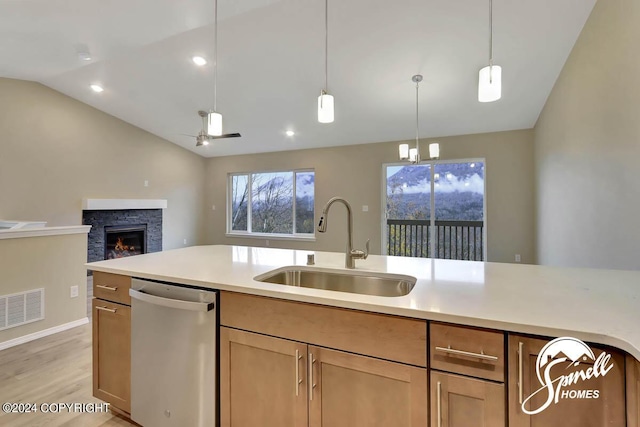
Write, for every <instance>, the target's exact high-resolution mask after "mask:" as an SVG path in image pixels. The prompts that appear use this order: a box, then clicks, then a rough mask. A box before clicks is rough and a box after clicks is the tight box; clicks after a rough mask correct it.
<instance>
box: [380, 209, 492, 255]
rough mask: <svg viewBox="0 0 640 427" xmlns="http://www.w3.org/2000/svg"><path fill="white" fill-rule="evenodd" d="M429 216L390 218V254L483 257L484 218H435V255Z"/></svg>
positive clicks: (388, 229) (388, 241)
mask: <svg viewBox="0 0 640 427" xmlns="http://www.w3.org/2000/svg"><path fill="white" fill-rule="evenodd" d="M430 224H431V222H430V221H429V220H413V219H388V220H387V253H388V254H389V255H399V256H411V257H423V258H444V259H459V260H468V261H484V254H483V250H482V247H483V241H482V239H483V228H484V222H483V221H439V220H436V221H435V231H434V234H435V236H434V238H435V256H434V255H432V254H431V245H430V241H431V237H432V236H431V234H432V231H431V227H430Z"/></svg>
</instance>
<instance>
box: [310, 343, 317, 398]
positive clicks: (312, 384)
mask: <svg viewBox="0 0 640 427" xmlns="http://www.w3.org/2000/svg"><path fill="white" fill-rule="evenodd" d="M314 363H316V360H315V359H314V358H313V353H309V400H313V389H314V388H315V387H316V383H315V382H314V381H313V364H314Z"/></svg>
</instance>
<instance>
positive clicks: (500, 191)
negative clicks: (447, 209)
mask: <svg viewBox="0 0 640 427" xmlns="http://www.w3.org/2000/svg"><path fill="white" fill-rule="evenodd" d="M439 141H440V142H441V154H442V155H443V157H442V159H443V160H446V159H469V158H484V159H486V187H487V201H486V204H487V227H488V228H487V234H488V250H487V252H488V254H487V255H488V259H489V260H490V261H500V262H512V261H513V260H514V255H515V254H516V253H518V254H521V256H522V262H525V263H533V262H534V253H535V248H534V224H533V222H534V204H533V201H534V196H533V180H534V178H533V133H532V131H531V130H524V131H513V132H500V133H490V134H482V135H469V136H457V137H450V138H441V139H440V140H439ZM421 147H424V149H426V147H427V142H426V141H423V142H422V145H421ZM397 150H398V143H396V142H388V143H380V144H366V145H357V146H348V147H334V148H322V149H313V150H299V151H286V152H277V153H266V154H253V155H244V156H229V157H218V158H213V159H209V161H208V165H207V188H206V193H207V197H208V199H207V209H208V214H207V237H208V239H209V243H212V244H236V245H250V246H265V245H266V242H265V240H264V239H261V240H256V239H247V238H228V237H225V231H226V213H225V212H226V211H225V206H226V182H227V174H228V173H230V172H243V171H268V170H286V169H300V168H313V169H315V173H316V189H315V195H316V206H315V209H316V216H317V214H318V212H319V210H321V209H322V206H323V205H324V203H325V202H326V201H327V200H328V199H329V198H331V197H333V196H342V197H345V198H346V199H347V200H349V202H350V203H351V205H352V206H353V207H354V246H355V247H357V248H364V242H365V241H366V239H367V238H370V239H371V249H372V252H373V253H380V246H381V209H382V206H381V205H382V200H381V194H382V189H381V187H382V164H383V163H393V162H396V161H397V156H398V151H397ZM212 205H215V206H216V210H215V211H214V210H212ZM362 205H368V206H369V212H362ZM338 211H341V212H338ZM331 212H332V215H331V223H330V225H329V228H328V230H327V233H326V234H319V233H316V237H317V241H316V242H291V241H276V240H269V245H270V246H273V247H291V248H297V249H309V250H328V251H343V250H344V248H345V242H346V237H345V235H346V220H345V218H344V217H346V215H345V214H344V208H343V207H341V206H335V207H333V208H332V211H331Z"/></svg>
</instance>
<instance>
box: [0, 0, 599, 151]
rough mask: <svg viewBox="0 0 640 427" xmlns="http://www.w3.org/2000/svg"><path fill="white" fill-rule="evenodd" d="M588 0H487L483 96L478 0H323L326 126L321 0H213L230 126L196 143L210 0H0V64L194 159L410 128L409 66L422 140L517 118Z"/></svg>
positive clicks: (545, 89) (204, 103) (521, 121)
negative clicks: (329, 107)
mask: <svg viewBox="0 0 640 427" xmlns="http://www.w3.org/2000/svg"><path fill="white" fill-rule="evenodd" d="M595 1H596V0H528V1H525V0H494V33H495V34H494V51H495V54H494V57H495V63H496V64H497V65H501V66H502V68H503V97H502V99H501V100H500V101H498V102H495V103H490V104H481V103H479V102H478V101H477V73H478V70H479V69H480V68H482V67H483V66H485V65H487V61H488V1H486V0H455V1H451V0H392V1H390V0H331V1H330V2H329V92H330V93H331V94H333V95H334V96H335V102H336V107H335V110H336V113H335V114H336V120H335V122H334V123H333V124H325V125H323V124H319V123H318V122H317V119H316V114H317V112H316V108H317V96H318V94H319V92H320V89H322V86H323V82H324V76H323V70H324V65H323V61H324V1H322V0H242V1H237V0H236V1H232V0H219V5H218V10H219V14H220V17H219V19H220V22H219V59H218V62H219V68H218V71H219V76H218V110H219V111H220V112H221V113H222V114H223V117H224V131H225V132H241V133H242V138H236V139H226V140H218V141H215V142H214V143H212V144H211V145H209V146H208V147H195V139H194V138H189V137H186V136H181V135H180V134H182V133H188V134H196V133H197V132H198V131H199V129H200V126H201V122H200V118H199V117H198V115H197V111H198V110H199V109H209V108H211V107H212V104H213V73H212V72H213V68H212V67H211V66H210V65H207V66H205V67H203V68H198V67H196V66H195V65H193V63H192V62H191V61H190V58H191V56H193V55H194V54H200V55H203V56H205V57H207V58H211V56H212V53H213V0H181V1H176V0H137V1H125V0H112V1H104V0H0V76H2V77H10V78H18V79H27V80H35V81H39V82H41V83H43V84H45V85H47V86H50V87H52V88H53V89H56V90H58V91H60V92H62V93H65V94H67V95H69V96H71V97H73V98H76V99H78V100H80V101H82V102H85V103H87V104H89V105H92V106H94V107H96V108H98V109H100V110H102V111H105V112H107V113H109V114H112V115H114V116H116V117H119V118H121V119H123V120H125V121H127V122H129V123H132V124H134V125H136V126H139V127H141V128H143V129H146V130H147V131H149V132H151V133H154V134H156V135H158V136H160V137H162V138H165V139H167V140H169V141H172V142H174V143H176V144H178V145H181V146H183V147H185V148H187V149H189V150H192V151H194V152H196V153H199V154H201V155H203V156H206V157H212V156H220V155H231V154H243V153H257V152H267V151H280V150H290V149H300V148H311V147H322V146H337V145H349V144H360V143H368V142H381V141H393V140H404V139H411V138H414V137H415V124H414V120H415V118H414V117H415V104H414V102H415V101H414V100H415V98H414V97H415V89H414V84H413V83H412V82H411V76H413V75H414V74H418V73H419V74H423V75H424V81H423V83H422V84H421V86H420V98H421V99H420V109H421V114H420V127H421V137H430V138H431V137H439V136H447V135H461V134H470V133H482V132H492V131H502V130H511V129H525V128H531V127H533V126H534V124H535V122H536V120H537V118H538V115H539V114H540V111H541V109H542V107H543V106H544V103H545V101H546V99H547V96H548V95H549V93H550V91H551V88H552V87H553V84H554V83H555V81H556V78H557V76H558V74H559V73H560V71H561V69H562V66H563V65H564V62H565V61H566V58H567V56H568V54H569V52H570V51H571V48H572V47H573V45H574V43H575V41H576V39H577V37H578V35H579V33H580V30H581V29H582V27H583V25H584V23H585V21H586V19H587V17H588V15H589V13H590V12H591V9H592V8H593V6H594V4H595ZM82 45H85V46H87V47H88V48H89V50H90V51H91V54H92V57H93V60H92V61H90V62H88V63H87V62H84V61H81V60H80V59H79V58H78V56H77V53H76V52H77V50H78V49H79V46H82ZM91 83H100V84H102V85H103V86H104V87H105V91H104V92H103V93H101V94H96V93H93V92H92V91H91V90H89V84H91ZM287 129H292V130H294V131H295V132H296V135H295V136H294V137H287V136H285V133H284V132H285V131H286V130H287Z"/></svg>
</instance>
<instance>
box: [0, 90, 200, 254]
mask: <svg viewBox="0 0 640 427" xmlns="http://www.w3.org/2000/svg"><path fill="white" fill-rule="evenodd" d="M204 171H205V160H204V159H203V158H201V157H200V156H197V155H196V154H194V153H191V152H189V151H187V150H185V149H182V148H180V147H178V146H176V145H174V144H171V143H170V142H167V141H165V140H163V139H160V138H158V137H156V136H154V135H151V134H150V133H148V132H145V131H143V130H141V129H139V128H137V127H135V126H132V125H130V124H127V123H125V122H123V121H122V120H119V119H117V118H115V117H113V116H110V115H108V114H105V113H102V112H100V111H98V110H96V109H94V108H92V107H90V106H88V105H86V104H83V103H81V102H79V101H76V100H74V99H72V98H69V97H67V96H65V95H63V94H61V93H59V92H56V91H54V90H51V89H49V88H47V87H45V86H42V85H40V84H38V83H33V82H27V81H21V80H11V79H4V78H0V188H1V190H0V219H17V220H44V221H48V225H50V226H53V225H77V224H80V223H81V222H82V199H83V198H114V199H121V198H136V199H167V200H168V205H169V208H168V209H166V210H165V211H164V247H165V249H170V248H175V247H179V246H183V239H185V238H186V239H187V242H188V244H189V245H191V244H194V243H200V242H202V240H201V238H202V225H203V222H202V219H203V204H202V202H203V196H204V192H203V187H204V176H205V174H204ZM145 180H148V181H149V187H144V181H145Z"/></svg>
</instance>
